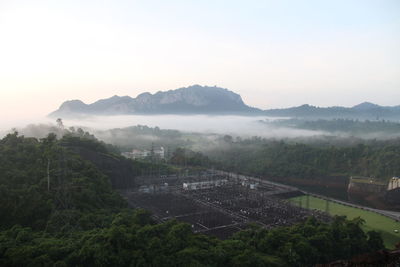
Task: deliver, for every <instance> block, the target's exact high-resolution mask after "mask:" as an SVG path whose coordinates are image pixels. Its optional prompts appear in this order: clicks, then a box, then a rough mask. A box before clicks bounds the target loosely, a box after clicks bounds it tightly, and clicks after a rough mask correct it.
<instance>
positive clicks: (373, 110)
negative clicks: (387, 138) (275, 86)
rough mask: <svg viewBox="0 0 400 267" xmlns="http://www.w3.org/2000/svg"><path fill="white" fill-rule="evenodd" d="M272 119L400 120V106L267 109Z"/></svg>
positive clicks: (370, 105) (366, 105)
mask: <svg viewBox="0 0 400 267" xmlns="http://www.w3.org/2000/svg"><path fill="white" fill-rule="evenodd" d="M264 114H265V115H267V116H272V117H292V118H310V119H333V118H349V119H369V120H381V119H400V106H393V107H386V106H379V105H377V104H373V103H370V102H364V103H361V104H358V105H356V106H354V107H350V108H347V107H339V106H336V107H326V108H323V107H316V106H311V105H307V104H306V105H301V106H298V107H291V108H284V109H269V110H266V111H265V112H264Z"/></svg>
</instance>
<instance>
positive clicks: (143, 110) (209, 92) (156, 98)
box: [49, 85, 400, 120]
mask: <svg viewBox="0 0 400 267" xmlns="http://www.w3.org/2000/svg"><path fill="white" fill-rule="evenodd" d="M135 114H138V115H162V114H177V115H179V114H180V115H182V114H187V115H195V114H210V115H211V114H213V115H247V116H256V115H264V116H272V117H294V118H310V119H319V118H322V119H327V118H328V119H329V118H352V119H373V120H375V119H400V105H398V106H380V105H377V104H374V103H371V102H362V103H360V104H358V105H354V106H352V107H342V106H332V107H318V106H313V105H309V104H303V105H300V106H295V107H289V108H276V109H267V110H261V109H258V108H254V107H251V106H249V105H247V104H246V103H244V101H243V100H242V98H241V96H240V95H239V94H237V93H235V92H233V91H230V90H228V89H225V88H220V87H216V86H214V87H210V86H200V85H192V86H189V87H182V88H178V89H174V90H168V91H158V92H156V93H154V94H152V93H149V92H143V93H141V94H139V95H137V96H136V97H135V98H133V97H130V96H117V95H114V96H112V97H110V98H106V99H99V100H97V101H95V102H93V103H91V104H85V103H84V102H82V101H81V100H68V101H65V102H64V103H62V104H61V106H60V108H59V109H58V110H56V111H54V112H52V113H50V114H49V116H50V117H77V116H81V115H135Z"/></svg>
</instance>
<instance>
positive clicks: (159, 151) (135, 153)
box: [121, 147, 165, 159]
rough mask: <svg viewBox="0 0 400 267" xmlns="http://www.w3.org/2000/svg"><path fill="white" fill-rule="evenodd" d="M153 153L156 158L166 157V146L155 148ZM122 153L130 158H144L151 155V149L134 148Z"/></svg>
mask: <svg viewBox="0 0 400 267" xmlns="http://www.w3.org/2000/svg"><path fill="white" fill-rule="evenodd" d="M153 153H154V156H155V157H156V158H160V159H164V158H165V150H164V147H159V148H155V149H153ZM121 155H122V156H124V157H126V158H129V159H144V158H147V157H150V156H151V150H139V149H133V150H132V152H122V153H121Z"/></svg>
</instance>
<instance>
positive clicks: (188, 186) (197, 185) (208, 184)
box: [183, 179, 228, 190]
mask: <svg viewBox="0 0 400 267" xmlns="http://www.w3.org/2000/svg"><path fill="white" fill-rule="evenodd" d="M226 183H228V180H226V179H221V180H214V181H202V182H193V183H183V189H185V190H199V189H209V188H213V187H217V186H222V185H225V184H226Z"/></svg>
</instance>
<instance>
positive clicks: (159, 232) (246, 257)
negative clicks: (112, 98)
mask: <svg viewBox="0 0 400 267" xmlns="http://www.w3.org/2000/svg"><path fill="white" fill-rule="evenodd" d="M76 147H82V148H85V149H90V150H91V151H96V152H97V153H99V154H106V155H108V156H110V157H111V156H112V157H116V158H118V157H119V156H118V155H116V154H113V152H112V150H113V149H112V148H110V147H107V146H106V145H105V144H104V143H102V142H99V141H97V140H96V139H94V138H93V136H90V135H87V134H83V135H82V134H79V135H66V136H64V137H63V138H61V139H57V138H56V136H55V135H54V134H50V135H48V136H47V137H46V138H43V139H40V140H38V139H35V138H26V137H24V136H19V135H18V134H17V133H13V134H9V135H7V136H6V137H4V138H3V139H1V140H0V192H1V193H0V228H1V232H0V266H308V265H313V264H315V263H320V262H328V261H332V260H334V259H341V258H348V257H351V256H352V255H356V254H359V253H364V252H370V251H375V250H377V249H381V248H383V243H382V239H381V238H380V236H379V234H377V233H376V232H368V233H364V232H363V231H362V230H361V228H360V226H361V224H362V221H361V220H358V219H356V220H352V221H346V220H345V219H344V218H340V217H339V218H336V219H335V220H334V221H333V222H332V223H330V224H326V223H321V222H318V221H316V220H315V219H313V218H310V219H308V220H307V221H306V222H304V223H302V224H298V225H294V226H292V227H282V228H276V229H272V230H266V229H262V228H259V227H257V226H249V229H248V230H246V231H243V232H239V233H237V234H236V235H235V236H233V237H232V238H230V239H228V240H224V241H222V240H219V239H216V238H213V237H209V236H204V235H202V234H195V233H192V231H191V227H190V225H188V224H183V223H178V222H176V221H169V222H166V223H162V224H158V223H156V222H154V221H153V219H152V218H151V215H150V214H148V212H146V211H143V210H132V209H129V208H128V207H127V205H126V203H125V201H124V200H123V199H122V198H121V197H120V196H119V195H118V194H117V193H116V191H114V190H113V188H112V186H111V181H110V179H111V178H110V175H106V174H104V173H103V172H102V171H100V169H99V168H98V167H97V166H96V164H94V163H92V162H90V161H88V160H84V159H83V158H82V157H81V156H80V155H79V154H78V153H77V152H76V151H77V150H76ZM71 148H73V149H71ZM179 155H180V152H179V151H178V152H177V153H176V155H175V156H176V158H177V159H179ZM192 155H193V157H194V158H198V157H199V154H196V153H194V154H192ZM200 158H201V160H205V158H203V157H200ZM121 160H122V159H121ZM131 163H132V164H136V163H135V162H133V161H132V162H131ZM145 164H146V163H141V165H134V166H135V168H145V167H146V165H145Z"/></svg>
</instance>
